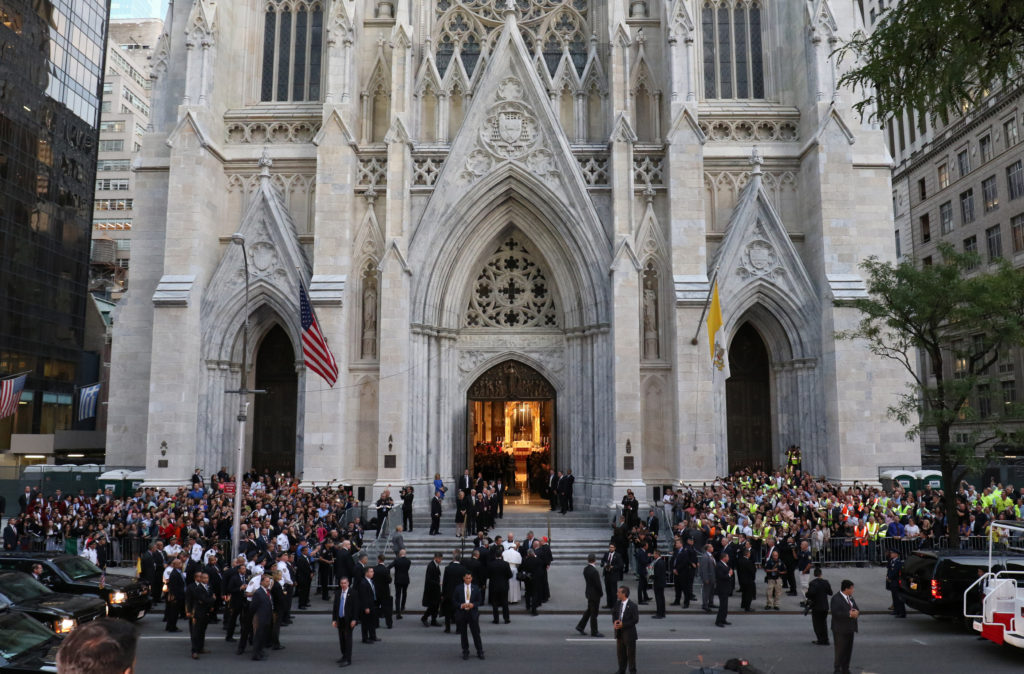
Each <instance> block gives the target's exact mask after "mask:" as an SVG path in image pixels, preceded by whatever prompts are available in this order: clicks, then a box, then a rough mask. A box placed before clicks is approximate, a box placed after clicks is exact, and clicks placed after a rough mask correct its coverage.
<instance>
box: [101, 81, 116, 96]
mask: <svg viewBox="0 0 1024 674" xmlns="http://www.w3.org/2000/svg"><path fill="white" fill-rule="evenodd" d="M103 93H105V94H112V93H114V83H113V82H104V83H103Z"/></svg>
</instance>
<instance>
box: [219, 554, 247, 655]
mask: <svg viewBox="0 0 1024 674" xmlns="http://www.w3.org/2000/svg"><path fill="white" fill-rule="evenodd" d="M245 586H246V580H245V564H244V563H239V562H238V561H236V562H235V568H234V569H232V570H231V571H230V572H229V573H228V576H227V580H226V581H225V583H224V594H225V598H226V599H225V601H227V603H228V604H227V611H226V612H225V614H224V629H225V630H227V636H226V637H225V638H224V641H227V642H229V643H230V642H232V641H234V640H235V623H236V622H237V621H238V620H239V619H241V620H243V621H244V620H245V616H244V614H245V605H246V600H245Z"/></svg>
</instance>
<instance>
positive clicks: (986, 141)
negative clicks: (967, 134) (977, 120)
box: [978, 133, 992, 164]
mask: <svg viewBox="0 0 1024 674" xmlns="http://www.w3.org/2000/svg"><path fill="white" fill-rule="evenodd" d="M978 150H979V151H980V152H981V163H982V164H984V163H985V162H987V161H988V160H990V159H992V136H991V135H989V134H987V133H986V134H985V135H984V136H982V137H981V138H980V139H979V140H978Z"/></svg>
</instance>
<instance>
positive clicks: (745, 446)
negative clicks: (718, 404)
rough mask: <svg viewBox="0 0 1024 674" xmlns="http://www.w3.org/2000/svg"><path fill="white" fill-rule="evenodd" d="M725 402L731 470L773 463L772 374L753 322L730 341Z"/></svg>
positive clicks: (762, 343) (761, 467)
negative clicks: (728, 374)
mask: <svg viewBox="0 0 1024 674" xmlns="http://www.w3.org/2000/svg"><path fill="white" fill-rule="evenodd" d="M729 370H730V376H729V379H727V380H726V382H725V405H726V412H727V415H728V416H727V418H728V422H727V424H728V426H727V432H728V434H729V472H734V471H736V470H739V469H742V468H748V467H749V468H755V469H763V470H770V469H771V467H772V417H771V410H772V406H771V374H770V360H769V356H768V349H767V347H766V346H765V344H764V340H763V339H761V335H760V333H758V331H757V330H756V329H755V328H754V326H753V325H751V324H750V323H744V324H743V325H742V326H740V329H739V330H737V331H736V336H735V337H733V340H732V344H730V345H729Z"/></svg>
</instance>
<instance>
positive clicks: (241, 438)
mask: <svg viewBox="0 0 1024 674" xmlns="http://www.w3.org/2000/svg"><path fill="white" fill-rule="evenodd" d="M231 243H237V244H238V245H239V246H241V247H242V263H243V265H244V267H245V306H244V311H245V324H244V326H243V328H242V373H241V375H239V382H238V390H237V391H227V393H237V394H238V456H236V457H235V512H234V518H233V519H232V522H233V526H232V532H231V552H232V559H233V558H235V557H237V556H238V552H239V544H240V541H241V529H242V468H243V463H242V460H243V458H244V457H245V421H246V418H247V412H248V411H249V401H248V400H247V396H248V394H250V393H263V391H250V390H248V386H247V383H246V381H245V377H246V370H247V369H248V360H249V256H248V255H246V253H245V237H244V236H242V235H241V234H240V233H238V232H235V233H234V234H232V235H231Z"/></svg>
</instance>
